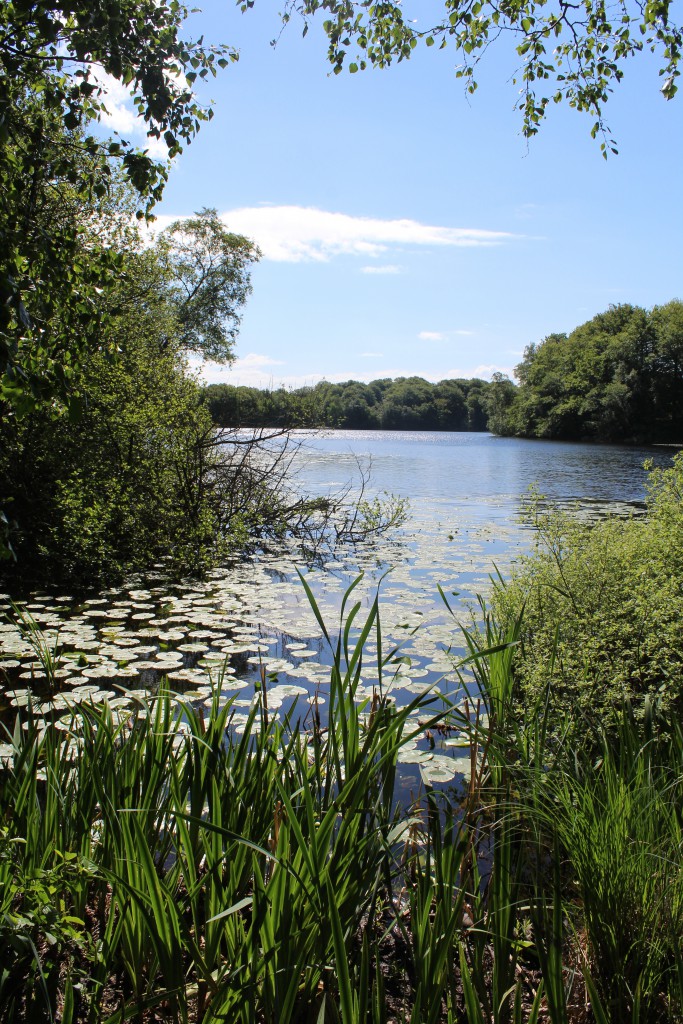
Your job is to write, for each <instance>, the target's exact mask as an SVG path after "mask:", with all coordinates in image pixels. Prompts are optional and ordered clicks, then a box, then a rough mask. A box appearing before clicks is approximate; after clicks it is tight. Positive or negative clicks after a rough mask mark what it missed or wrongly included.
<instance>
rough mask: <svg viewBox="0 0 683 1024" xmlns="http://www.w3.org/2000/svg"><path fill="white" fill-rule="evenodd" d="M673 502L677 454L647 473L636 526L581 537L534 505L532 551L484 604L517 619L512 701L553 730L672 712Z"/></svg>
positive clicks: (618, 524)
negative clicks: (542, 700)
mask: <svg viewBox="0 0 683 1024" xmlns="http://www.w3.org/2000/svg"><path fill="white" fill-rule="evenodd" d="M682 494H683V454H679V455H677V456H676V458H675V459H674V464H673V466H672V468H671V469H669V470H665V471H661V470H658V471H654V472H652V473H651V476H650V483H649V489H648V514H647V516H645V517H642V518H632V519H629V520H626V521H624V520H620V519H614V518H612V519H606V520H603V521H600V522H598V523H597V524H593V525H592V524H590V523H587V522H585V521H582V520H581V519H580V518H579V517H578V516H577V515H572V514H565V513H560V512H547V511H541V510H540V506H539V504H538V503H537V505H536V510H535V513H534V517H535V521H536V525H537V526H538V536H537V542H536V549H535V551H534V552H533V554H531V555H530V556H528V557H525V558H523V559H522V560H521V562H520V564H519V566H518V568H517V569H516V571H515V572H514V574H513V576H512V579H511V580H510V582H509V583H507V584H501V585H500V586H499V587H498V589H497V593H496V598H495V603H496V608H497V612H498V613H499V614H500V615H501V616H502V618H503V619H504V620H506V621H508V620H511V619H512V618H516V616H517V615H518V613H519V609H520V608H521V607H522V606H524V607H525V614H524V633H523V645H522V648H521V651H520V654H519V655H518V657H517V660H516V666H515V671H516V677H517V685H518V687H519V694H520V697H521V699H523V700H524V701H525V702H527V703H531V702H533V701H535V700H537V699H538V698H539V696H541V695H544V694H546V693H547V698H548V701H549V703H550V705H551V706H552V708H553V709H554V711H555V712H556V714H554V719H555V721H556V723H563V724H564V725H566V724H568V722H569V721H572V722H573V723H574V724H575V726H576V727H577V729H579V730H581V729H582V728H583V727H584V724H585V723H586V722H587V721H589V720H592V721H593V722H596V723H601V724H602V725H603V726H606V725H609V723H610V722H614V721H615V720H616V718H617V717H619V716H620V714H621V711H622V709H623V707H624V704H625V702H630V703H632V705H633V708H634V711H635V713H636V714H637V715H638V714H641V713H642V708H643V706H644V701H645V698H646V696H648V695H649V696H650V698H651V700H652V702H653V704H654V706H655V708H656V710H657V712H658V713H659V715H660V716H663V718H664V720H666V718H667V717H673V716H676V715H677V714H679V713H680V710H681V708H683V641H682V639H681V630H680V623H681V616H682V613H683V582H682V581H683V529H682V527H683V506H682V504H681V495H682Z"/></svg>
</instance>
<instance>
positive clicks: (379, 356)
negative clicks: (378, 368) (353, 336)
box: [360, 352, 384, 359]
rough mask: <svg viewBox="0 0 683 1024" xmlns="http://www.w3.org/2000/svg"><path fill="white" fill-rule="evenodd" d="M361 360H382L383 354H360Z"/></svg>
mask: <svg viewBox="0 0 683 1024" xmlns="http://www.w3.org/2000/svg"><path fill="white" fill-rule="evenodd" d="M360 357H361V359H384V352H361V354H360Z"/></svg>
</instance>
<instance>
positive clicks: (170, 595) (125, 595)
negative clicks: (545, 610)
mask: <svg viewBox="0 0 683 1024" xmlns="http://www.w3.org/2000/svg"><path fill="white" fill-rule="evenodd" d="M301 436H302V439H303V440H304V441H305V444H306V447H305V449H302V451H301V452H300V453H299V454H298V455H297V456H296V459H295V464H296V468H297V470H298V486H299V487H300V488H301V489H302V490H303V491H306V492H308V493H313V494H322V493H325V492H326V491H328V490H329V489H330V487H331V486H339V485H343V484H345V483H348V482H350V481H351V482H353V479H354V477H355V479H356V481H357V480H358V460H360V462H361V463H363V462H364V460H367V458H368V457H369V458H370V459H371V460H372V478H371V481H370V483H369V485H368V488H367V491H366V497H372V496H373V495H374V494H376V493H381V492H383V491H388V492H392V493H395V494H397V495H399V496H401V497H408V498H409V499H410V502H411V514H410V519H409V522H408V523H407V524H406V525H405V527H404V528H403V529H402V530H401V531H399V532H398V533H394V534H392V535H390V536H388V537H386V538H379V539H375V540H373V541H371V542H370V543H368V544H359V545H356V546H347V547H340V548H339V549H338V550H337V551H336V552H335V554H334V555H333V556H330V559H329V561H328V562H326V563H325V564H324V565H323V566H320V567H317V568H315V569H313V570H306V568H305V566H304V565H303V563H302V559H301V557H300V555H299V554H298V551H297V548H296V545H294V544H285V545H283V548H282V550H281V551H279V552H277V553H275V552H273V553H270V554H267V555H263V556H262V557H260V558H259V559H258V560H257V561H256V562H254V563H250V562H248V561H246V562H245V561H241V562H237V563H236V564H235V565H233V566H231V567H226V568H224V569H219V570H217V571H216V572H214V573H212V574H211V576H210V578H209V580H208V581H207V582H205V583H202V584H197V583H186V584H182V583H181V584H177V583H176V584H170V583H168V582H164V581H163V580H162V579H159V578H157V579H155V580H147V581H144V582H142V583H141V582H140V581H137V583H136V585H135V586H137V587H138V590H136V589H135V588H133V589H132V590H129V589H126V588H122V589H121V590H119V591H110V592H108V593H107V594H106V595H102V596H101V597H99V598H96V599H93V601H91V604H90V607H88V606H84V607H81V608H80V609H73V608H69V607H68V602H67V601H66V600H64V601H62V602H61V607H60V609H56V608H55V601H54V600H51V599H50V598H49V597H44V598H41V599H39V600H35V599H34V600H33V601H32V611H33V614H34V615H35V617H36V619H37V620H38V622H39V624H40V625H41V627H42V628H43V629H44V630H46V632H47V635H48V637H51V638H52V637H54V636H55V635H56V630H57V628H59V630H60V634H59V635H60V637H61V642H62V643H63V645H64V649H65V652H66V654H67V657H66V658H65V659H64V662H63V673H62V675H61V677H60V678H61V680H62V682H61V683H60V685H61V687H62V690H63V693H64V694H66V698H67V699H74V700H75V699H76V697H78V695H79V693H80V694H81V696H83V694H84V689H86V688H88V687H89V689H90V694H89V695H86V696H85V699H89V700H90V699H92V700H97V699H99V700H101V699H103V696H102V695H103V694H104V692H105V688H107V687H111V686H112V685H116V684H118V685H120V686H126V687H133V688H135V687H138V688H139V687H141V686H142V687H152V688H154V687H155V686H156V684H157V683H158V680H159V678H161V676H162V675H168V678H169V681H170V684H171V686H172V687H174V688H177V689H180V690H185V691H188V697H189V699H191V700H193V701H196V702H203V701H204V700H206V699H207V697H208V694H209V692H210V690H209V685H210V678H211V679H213V680H214V681H215V680H216V679H217V677H218V668H219V666H220V665H221V664H222V663H223V662H224V661H225V658H226V657H227V658H228V662H227V664H228V665H229V672H228V674H227V675H226V677H225V678H224V679H223V681H222V693H223V694H224V696H225V699H227V698H229V697H233V698H235V699H236V701H237V703H236V718H235V724H236V726H237V727H238V728H239V727H243V725H244V719H245V718H246V714H247V712H248V710H249V707H250V705H251V704H252V702H253V700H254V697H255V687H254V683H255V682H256V681H258V679H259V678H260V674H261V668H263V670H264V671H265V673H266V676H267V677H271V678H270V681H269V682H268V686H269V688H271V690H272V694H273V697H272V703H273V705H274V706H272V708H271V710H272V712H273V713H278V712H279V713H282V712H284V711H286V710H287V709H288V708H289V707H291V705H292V700H293V697H294V692H293V691H291V692H290V691H289V690H288V689H287V687H288V686H289V687H291V686H295V687H297V688H298V701H299V704H298V708H299V711H298V712H297V713H298V714H300V717H301V718H302V719H303V718H304V715H305V714H306V711H307V710H308V711H310V709H309V706H308V704H307V703H306V701H307V699H308V700H310V699H311V695H313V694H315V693H319V694H320V697H321V700H324V699H325V690H326V686H327V684H328V682H329V664H330V662H331V655H330V651H329V649H328V647H327V645H326V644H325V642H324V641H323V640H322V636H321V630H320V627H319V625H318V623H317V622H316V619H315V617H314V615H313V614H312V611H311V609H310V607H309V604H308V601H307V598H306V595H305V593H304V590H303V587H302V586H301V583H300V581H299V579H298V577H297V573H296V570H297V568H298V569H301V570H302V571H304V572H305V574H306V579H307V581H308V583H309V585H310V587H311V589H312V591H313V593H314V594H315V596H316V600H317V601H318V603H319V605H320V611H321V614H322V616H323V619H324V620H325V622H326V623H327V625H328V629H329V631H330V633H331V635H332V636H335V635H336V631H337V628H338V624H339V610H340V606H341V602H342V598H343V594H344V591H345V589H346V588H347V587H348V585H349V584H350V583H351V581H352V580H353V579H355V578H356V576H357V575H358V573H359V571H361V570H362V571H364V572H365V578H364V580H363V582H362V583H361V584H360V585H359V586H358V587H357V589H356V590H355V591H354V597H353V600H352V602H351V603H350V605H349V609H350V607H351V606H352V604H353V603H354V602H355V601H360V602H361V609H362V610H361V613H360V614H359V623H358V625H361V624H362V621H361V620H364V617H365V615H366V614H367V610H368V609H369V608H370V606H371V604H372V601H373V600H374V597H375V594H376V593H377V587H378V585H379V584H380V580H381V586H380V608H381V621H382V652H383V656H384V657H386V655H387V652H389V651H391V649H392V648H393V647H395V646H398V647H399V648H400V649H399V651H398V655H397V657H398V656H404V657H405V658H406V659H408V660H406V661H403V662H400V661H397V660H393V661H392V662H391V663H390V664H388V665H387V666H386V668H385V670H384V672H383V683H384V686H385V688H389V689H391V691H392V692H393V693H394V694H395V696H396V699H397V702H398V703H400V704H407V703H408V702H409V701H410V700H411V698H413V697H414V696H415V695H416V694H417V693H419V692H421V691H423V690H424V688H425V686H427V685H430V684H437V685H438V687H439V689H440V690H441V691H442V692H444V693H447V694H448V695H449V696H450V698H451V699H452V700H454V701H458V700H461V699H462V696H463V691H462V690H461V688H460V682H459V680H458V678H457V675H456V674H455V672H454V669H453V661H454V657H453V656H454V655H458V654H461V653H462V652H463V647H462V636H461V634H460V633H459V630H458V627H457V622H464V623H466V624H467V623H468V622H471V613H470V609H471V608H472V607H473V606H474V605H475V600H476V595H477V594H478V593H484V594H486V593H487V592H490V574H491V573H493V572H495V571H496V568H497V569H499V570H500V571H501V572H502V573H503V574H505V573H506V572H507V571H508V570H509V568H510V565H511V562H512V561H513V560H514V559H515V557H517V556H518V555H519V554H520V553H521V552H523V551H524V550H526V549H528V547H529V545H530V542H531V540H532V537H533V534H532V532H531V531H530V530H529V529H528V528H527V527H525V526H524V524H523V523H522V522H521V520H520V511H521V510H522V507H523V504H524V496H525V494H526V493H527V491H528V488H529V487H530V486H531V485H532V484H536V485H537V486H538V488H539V490H540V491H541V492H543V493H545V494H546V495H547V496H548V497H549V498H550V499H551V500H552V501H557V502H560V503H561V504H562V503H565V502H569V501H571V500H573V499H579V500H583V501H584V502H585V501H587V502H589V503H593V504H594V505H595V504H597V505H598V506H600V505H601V504H602V503H606V502H617V503H623V504H627V505H628V504H629V503H634V502H636V503H639V502H642V500H643V498H644V485H645V480H646V473H645V471H644V469H643V462H644V461H645V459H646V458H648V457H651V458H653V460H654V461H655V463H656V464H658V465H667V464H669V463H670V458H671V452H670V450H666V449H661V448H660V449H645V448H637V449H631V448H618V447H607V446H587V445H571V444H556V443H551V442H543V441H534V442H531V441H519V440H515V439H508V438H494V437H491V436H490V435H486V434H422V433H417V434H413V433H408V434H404V433H400V434H394V433H391V434H389V433H383V432H377V433H375V432H373V433H366V432H352V431H337V432H334V433H333V434H330V435H326V436H314V435H311V434H309V433H305V432H302V434H301ZM623 504H622V510H623ZM388 568H389V569H390V570H391V571H390V572H388V574H386V573H387V569H388ZM385 574H386V575H385ZM438 585H441V587H442V588H443V590H444V592H445V593H446V594H447V596H448V599H449V603H450V604H451V606H452V608H453V611H454V613H455V619H456V621H455V622H454V620H453V618H452V617H451V616H450V615H449V614H448V612H447V610H446V608H445V605H444V603H443V601H442V600H441V597H440V595H439V592H438ZM141 587H143V588H147V589H142V590H141V589H139V588H141ZM349 609H347V611H348V610H349ZM0 610H3V611H8V610H9V603H8V599H7V598H5V599H4V600H3V598H2V597H1V596H0ZM113 620H116V622H114V621H113ZM355 635H357V630H356V629H354V630H353V631H352V634H351V636H352V638H353V637H354V636H355ZM67 638H68V642H66V640H67ZM198 640H199V641H200V642H199V644H197V643H196V642H197V641H198ZM188 641H189V643H188ZM193 647H196V649H194V650H193ZM297 647H298V650H297ZM240 648H243V649H240ZM449 651H450V655H449ZM78 652H80V653H81V656H80V658H78V657H77V654H78ZM299 652H303V653H299ZM69 655H70V656H69ZM84 655H87V660H86V658H85V656H84ZM126 659H128V660H127V661H126ZM31 661H35V656H34V655H32V654H31V652H30V650H29V649H27V648H26V645H25V644H24V645H23V646H22V644H21V643H20V642H19V640H18V637H17V634H16V632H14V631H12V630H11V629H9V628H8V627H7V626H5V627H1V626H0V673H1V672H2V669H3V663H4V664H5V674H6V679H7V680H9V682H8V683H6V685H5V703H6V702H7V699H8V691H9V690H11V689H12V688H14V690H16V691H17V692H19V693H20V692H21V689H22V687H23V688H24V690H25V689H26V687H27V686H35V685H36V684H35V683H34V681H33V680H31V672H32V671H34V672H35V671H36V670H31V668H30V663H31ZM377 661H378V652H377V648H376V637H375V635H374V633H373V634H371V638H370V641H369V643H368V645H367V650H366V654H365V658H364V664H363V672H362V682H361V686H360V688H359V693H358V696H359V699H367V698H369V697H371V696H372V688H373V685H376V683H377V678H378V667H377ZM136 666H139V668H137V667H136ZM37 685H38V689H40V686H39V684H37ZM283 686H284V689H283ZM14 690H12V692H14ZM0 691H2V675H0ZM98 693H99V694H100V696H99V697H96V696H95V694H98ZM70 694H71V695H72V698H69V695H70ZM42 699H44V695H43V698H42ZM79 699H81V698H80V697H79ZM121 699H122V700H124V704H123V705H122V712H121V713H122V714H125V713H126V702H125V699H124V698H121ZM325 711H326V709H325V705H324V704H321V707H320V712H321V717H322V718H323V720H324V718H325ZM452 742H453V741H452V740H451V739H450V738H449V737H445V738H443V737H442V738H441V739H439V740H438V742H437V751H436V752H437V756H440V755H446V754H447V755H448V756H449V757H450V758H451V761H452V764H453V765H454V764H455V761H454V760H453V758H458V757H459V756H461V755H462V750H461V749H459V748H458V747H457V746H456V747H453V746H450V745H449V744H451V743H452ZM405 754H406V757H407V759H408V760H409V761H410V759H411V758H412V762H411V763H414V762H415V760H416V759H417V758H418V755H419V756H420V757H422V756H423V755H424V756H425V757H426V756H428V755H427V754H426V752H425V747H424V743H421V744H418V745H417V746H414V747H412V748H410V749H408V750H406V752H405ZM429 757H432V754H431V753H430V754H429ZM430 763H431V764H432V765H433V767H434V769H435V771H436V768H437V766H438V764H439V763H440V765H441V770H442V771H444V770H445V769H444V763H443V760H441V762H437V761H430ZM458 770H460V769H458ZM435 777H438V772H437V774H436V776H435Z"/></svg>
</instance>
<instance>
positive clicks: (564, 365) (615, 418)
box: [488, 300, 683, 444]
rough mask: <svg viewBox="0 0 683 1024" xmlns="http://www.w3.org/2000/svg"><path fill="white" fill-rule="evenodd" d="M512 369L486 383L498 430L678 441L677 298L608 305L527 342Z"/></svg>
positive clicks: (681, 390)
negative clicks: (568, 327)
mask: <svg viewBox="0 0 683 1024" xmlns="http://www.w3.org/2000/svg"><path fill="white" fill-rule="evenodd" d="M515 376H516V377H517V379H518V380H519V387H515V386H514V384H512V382H511V381H509V380H507V378H503V377H499V378H498V379H497V380H494V382H493V383H492V385H491V389H492V390H491V391H490V393H489V402H488V408H489V413H490V415H489V428H490V429H491V430H492V431H494V432H495V433H497V434H510V435H515V436H517V437H546V438H551V439H562V440H573V441H613V442H622V443H626V444H631V443H651V442H654V443H656V442H660V443H661V442H670V443H683V302H679V301H677V300H675V301H673V302H669V303H667V304H666V305H665V306H655V307H654V308H653V309H652V310H646V309H642V308H640V307H638V306H629V305H619V306H611V307H610V308H609V309H608V310H607V311H606V312H605V313H600V314H599V315H598V316H595V317H593V319H592V320H589V321H588V322H587V323H585V324H582V325H581V326H580V327H577V328H576V329H575V330H573V331H572V332H571V334H569V335H566V334H551V335H550V336H549V337H547V338H546V339H545V340H544V341H542V342H541V343H540V344H538V345H529V346H528V348H527V349H526V351H525V353H524V359H523V360H522V362H521V363H520V364H519V366H517V367H515Z"/></svg>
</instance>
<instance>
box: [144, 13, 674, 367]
mask: <svg viewBox="0 0 683 1024" xmlns="http://www.w3.org/2000/svg"><path fill="white" fill-rule="evenodd" d="M429 7H432V8H433V7H434V3H433V2H432V0H425V2H424V5H423V9H425V8H426V9H428V8H429ZM277 9H278V7H277V5H275V4H273V3H272V2H271V0H256V4H255V7H254V9H253V10H252V11H250V12H248V13H247V14H244V15H243V14H241V13H240V11H239V10H238V9H237V8H236V7H234V6H233V5H232V3H231V2H228V0H221V2H218V0H215V2H214V0H204V3H203V12H202V13H201V14H195V15H193V16H192V19H191V22H190V30H191V31H192V33H193V34H195V35H198V34H200V33H203V34H204V37H205V40H206V41H208V42H225V43H229V44H231V45H234V46H236V47H238V48H239V50H240V60H239V63H238V64H235V65H232V66H230V67H229V68H228V69H226V70H225V71H224V72H222V74H220V76H219V77H218V78H217V79H215V80H212V81H211V82H210V83H209V85H208V86H207V87H206V88H205V90H204V92H203V94H201V95H202V98H203V99H208V98H209V97H211V98H212V99H213V101H214V118H213V120H212V121H211V122H210V123H209V124H207V125H205V126H204V127H203V128H202V130H201V132H200V134H199V136H198V137H197V139H196V140H195V142H194V143H193V144H192V145H191V146H190V147H188V148H187V150H186V152H185V153H184V154H183V155H182V156H181V157H179V158H178V159H177V160H176V161H175V166H174V167H173V170H172V172H171V178H170V181H169V184H168V186H167V189H166V193H165V197H164V201H163V203H162V204H161V206H160V207H159V208H158V211H157V212H158V213H159V214H160V215H161V221H162V223H164V222H166V218H169V219H174V218H176V217H179V216H183V215H187V214H191V213H192V212H193V211H195V210H198V209H200V208H201V207H204V206H208V207H212V206H213V207H216V208H217V209H218V211H219V212H220V213H221V215H223V217H224V219H225V222H226V224H227V226H228V227H229V228H230V229H231V230H234V231H238V232H241V233H243V234H247V235H249V236H250V237H253V238H255V240H256V241H257V242H258V243H259V245H260V246H261V248H262V249H263V253H264V257H263V260H262V261H261V263H260V264H259V265H258V266H257V267H256V269H255V271H254V273H253V279H252V281H253V294H252V296H251V297H250V299H249V303H248V306H247V307H246V309H245V311H244V316H243V322H242V329H241V333H240V336H239V339H238V342H237V346H236V354H237V357H238V358H237V362H236V363H235V364H234V366H233V367H232V368H231V369H227V368H225V367H222V368H218V367H215V366H210V365H205V367H204V368H203V375H204V377H205V379H206V380H208V381H227V382H233V383H248V384H255V385H259V386H268V385H271V386H272V385H275V386H277V385H279V384H280V383H284V384H286V385H288V386H299V385H301V384H305V383H314V382H315V381H317V380H319V379H321V378H323V377H325V378H326V379H328V380H346V379H350V378H354V379H362V380H370V379H373V378H376V377H395V376H399V375H406V376H407V375H412V374H417V375H420V376H424V377H426V378H428V379H431V380H439V379H442V378H444V377H453V376H465V377H469V376H474V375H478V376H483V377H488V376H490V374H491V373H492V372H493V371H494V370H496V369H500V370H503V371H505V372H508V373H511V372H512V368H513V367H514V366H515V364H516V363H517V362H519V360H520V358H521V356H522V353H523V350H524V347H525V345H527V344H529V343H530V342H537V341H540V340H541V339H542V338H543V337H544V336H546V335H547V334H549V333H551V332H553V331H569V330H571V329H572V328H573V327H575V326H576V325H578V324H579V323H582V322H583V321H585V320H587V319H588V318H590V317H591V316H593V315H595V314H596V313H598V312H600V311H602V310H604V309H606V308H607V306H608V305H609V304H610V303H618V302H631V303H634V304H638V305H643V306H647V307H650V306H652V305H655V304H659V303H664V302H667V301H669V300H670V299H672V298H679V297H680V298H683V288H682V287H681V269H682V266H683V261H682V260H681V236H682V231H681V229H682V227H683V223H682V222H683V213H682V210H683V204H682V203H681V169H682V168H683V133H682V132H681V127H682V126H683V90H681V91H680V92H679V95H678V96H677V97H676V98H675V99H673V100H672V101H670V102H666V101H665V100H664V99H663V97H662V96H661V95H660V93H659V89H660V87H661V79H659V78H658V75H657V70H658V69H657V65H656V63H655V62H654V61H653V60H652V59H651V58H650V57H649V56H647V55H643V56H640V57H636V58H635V59H634V60H633V61H632V62H631V63H630V65H629V67H628V68H627V73H626V76H625V79H624V81H623V82H622V84H621V86H619V87H618V89H617V91H616V93H615V94H614V96H613V98H612V100H611V101H610V103H609V105H608V107H607V111H606V112H607V117H608V120H609V122H610V126H611V128H612V131H613V134H614V136H615V137H616V139H617V142H618V144H619V151H620V152H619V156H616V157H610V158H609V159H608V160H607V161H605V160H603V159H602V156H601V154H600V151H599V145H598V143H597V142H596V141H594V140H592V139H591V138H590V134H589V130H590V126H591V123H592V122H591V120H590V119H589V118H588V117H587V116H586V115H581V114H578V113H576V112H575V111H573V110H570V109H569V108H568V107H566V106H564V105H562V106H557V107H553V108H552V109H551V110H550V114H549V117H548V120H547V122H546V123H545V125H544V126H543V127H542V128H541V132H540V134H539V135H538V136H537V137H536V138H535V139H533V140H531V142H529V143H528V144H527V142H526V140H525V139H524V138H523V137H522V135H521V131H520V129H521V120H520V116H519V114H518V113H517V112H516V111H515V109H514V105H515V100H516V97H517V87H515V86H514V85H513V84H512V82H511V81H510V77H511V74H512V72H513V71H514V68H515V66H516V65H515V61H514V54H512V53H511V52H510V50H509V49H506V46H505V44H503V45H502V46H501V47H500V48H499V49H495V48H494V49H492V50H491V51H490V52H489V54H488V55H487V56H486V57H485V58H484V60H483V63H482V65H481V68H480V72H479V75H478V80H479V89H478V91H477V92H476V93H475V95H474V96H472V97H468V96H467V95H466V94H465V91H464V86H463V83H462V81H460V80H458V79H456V77H455V73H454V67H455V64H456V62H457V56H456V54H455V51H453V50H452V49H449V48H447V49H445V50H443V51H438V50H437V48H436V47H434V48H432V49H430V50H423V51H420V52H417V53H416V56H414V57H413V58H412V59H411V60H410V61H408V62H405V63H403V64H401V65H396V66H393V67H391V68H389V69H388V70H385V71H366V72H364V73H359V74H357V75H348V74H346V73H344V74H342V75H338V76H334V75H330V74H329V73H328V66H327V64H326V61H325V52H326V45H325V43H326V41H325V39H324V36H323V33H322V29H321V27H320V26H316V25H314V26H313V28H312V29H311V31H310V32H309V34H308V36H307V37H306V38H305V39H302V37H301V31H300V26H299V25H298V24H296V23H295V22H292V23H291V24H290V25H289V26H288V28H287V30H286V31H285V32H284V33H283V35H282V36H281V38H280V40H279V42H278V45H277V47H275V48H273V47H272V46H271V45H270V40H271V39H272V38H273V37H274V36H275V35H276V34H277V33H278V31H279V22H278V17H277Z"/></svg>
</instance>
